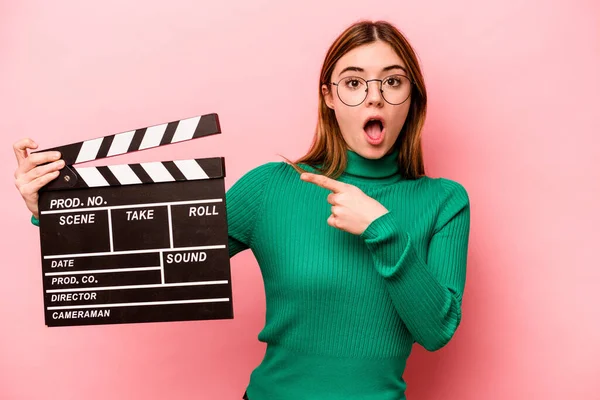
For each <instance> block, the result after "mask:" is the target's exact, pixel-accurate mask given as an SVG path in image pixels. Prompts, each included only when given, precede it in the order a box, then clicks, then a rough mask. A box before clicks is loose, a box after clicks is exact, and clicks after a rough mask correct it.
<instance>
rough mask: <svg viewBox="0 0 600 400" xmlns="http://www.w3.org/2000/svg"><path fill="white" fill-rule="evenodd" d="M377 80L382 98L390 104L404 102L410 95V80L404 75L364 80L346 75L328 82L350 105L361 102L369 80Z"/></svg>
mask: <svg viewBox="0 0 600 400" xmlns="http://www.w3.org/2000/svg"><path fill="white" fill-rule="evenodd" d="M373 81H375V82H379V91H380V92H381V95H382V97H383V99H384V100H385V101H386V102H388V103H389V104H392V105H395V106H397V105H400V104H402V103H404V102H405V101H406V100H407V99H408V97H409V96H410V91H411V88H412V83H413V82H412V81H411V80H410V79H409V78H408V77H406V76H404V75H400V74H398V75H390V76H388V77H386V78H384V79H369V80H365V79H363V78H361V77H360V76H347V77H344V78H342V79H340V80H339V81H338V82H330V83H331V84H332V85H335V86H336V87H337V95H338V97H339V98H340V100H341V101H342V103H344V104H346V105H347V106H350V107H356V106H358V105H360V104H362V102H363V101H365V99H366V98H367V93H368V92H369V82H373Z"/></svg>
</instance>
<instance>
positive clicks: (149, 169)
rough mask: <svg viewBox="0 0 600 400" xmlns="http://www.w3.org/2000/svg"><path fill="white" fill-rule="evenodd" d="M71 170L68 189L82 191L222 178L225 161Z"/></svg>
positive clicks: (159, 163) (170, 162)
mask: <svg viewBox="0 0 600 400" xmlns="http://www.w3.org/2000/svg"><path fill="white" fill-rule="evenodd" d="M72 169H73V171H74V172H75V174H76V175H77V183H76V184H75V185H73V186H72V187H73V188H85V187H103V186H122V185H136V184H143V183H161V182H176V181H193V180H202V179H217V178H223V177H224V176H225V161H224V158H223V157H215V158H199V159H190V160H174V161H156V162H146V163H140V164H121V165H109V166H102V167H73V168H72Z"/></svg>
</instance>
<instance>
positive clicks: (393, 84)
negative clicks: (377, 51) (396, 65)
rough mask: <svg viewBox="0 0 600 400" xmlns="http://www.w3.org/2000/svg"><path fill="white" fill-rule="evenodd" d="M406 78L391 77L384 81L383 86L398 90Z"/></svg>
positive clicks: (399, 76) (400, 76)
mask: <svg viewBox="0 0 600 400" xmlns="http://www.w3.org/2000/svg"><path fill="white" fill-rule="evenodd" d="M405 80H406V77H403V76H402V75H393V76H389V77H387V78H386V79H385V81H384V85H385V86H388V87H390V88H399V87H401V86H403V84H404V83H405Z"/></svg>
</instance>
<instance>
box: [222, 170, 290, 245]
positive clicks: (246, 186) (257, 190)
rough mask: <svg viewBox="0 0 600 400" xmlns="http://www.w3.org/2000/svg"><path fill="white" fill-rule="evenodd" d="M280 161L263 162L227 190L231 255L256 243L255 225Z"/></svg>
mask: <svg viewBox="0 0 600 400" xmlns="http://www.w3.org/2000/svg"><path fill="white" fill-rule="evenodd" d="M279 164H281V163H277V162H269V163H266V164H262V165H259V166H258V167H256V168H254V169H252V170H250V171H249V172H247V173H246V174H245V175H243V176H242V177H241V178H240V179H238V180H237V182H235V183H234V184H233V186H231V188H229V190H228V191H227V194H226V200H225V201H226V206H227V224H228V231H229V257H233V256H234V255H236V254H237V253H239V252H240V251H243V250H246V249H248V248H251V247H252V241H253V238H254V227H255V225H256V223H257V221H258V220H259V219H260V215H261V213H262V207H263V203H264V197H265V192H266V189H267V186H268V183H269V181H270V179H269V178H270V177H271V176H272V172H273V170H274V169H275V168H276V167H277V165H279Z"/></svg>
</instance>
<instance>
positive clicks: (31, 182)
mask: <svg viewBox="0 0 600 400" xmlns="http://www.w3.org/2000/svg"><path fill="white" fill-rule="evenodd" d="M37 147H38V145H37V143H35V142H34V141H33V140H31V139H29V138H25V139H21V140H19V141H18V142H16V143H15V144H13V149H14V150H15V156H16V157H17V163H18V167H17V170H16V171H15V186H16V187H17V189H19V192H20V193H21V196H22V197H23V200H25V205H27V208H28V209H29V211H31V213H32V214H33V216H35V217H36V218H39V208H38V199H39V195H38V191H39V190H40V189H41V188H42V187H43V186H44V185H46V184H47V183H49V182H50V181H52V180H53V179H56V177H58V175H59V173H60V172H59V170H60V169H61V168H62V167H64V166H65V162H64V161H63V160H61V159H60V153H59V152H58V151H44V152H41V153H34V154H29V153H28V152H27V149H37ZM46 163H49V164H46ZM40 164H46V165H40Z"/></svg>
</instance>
